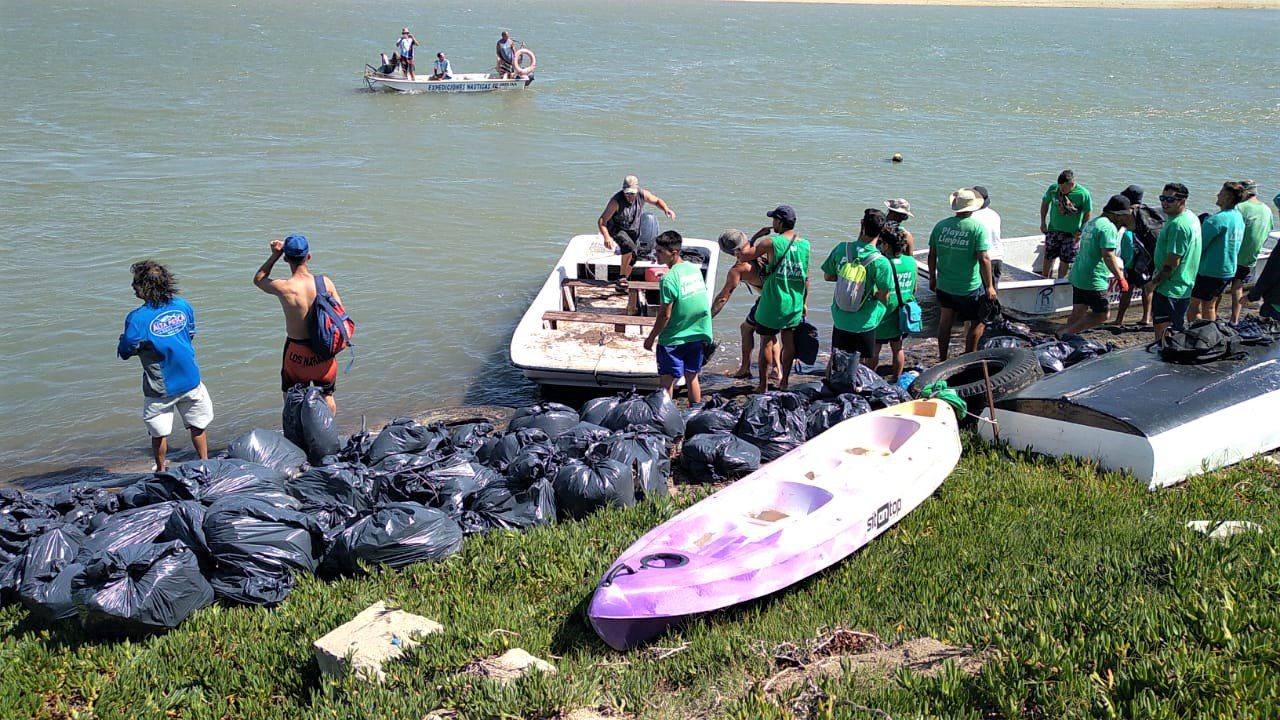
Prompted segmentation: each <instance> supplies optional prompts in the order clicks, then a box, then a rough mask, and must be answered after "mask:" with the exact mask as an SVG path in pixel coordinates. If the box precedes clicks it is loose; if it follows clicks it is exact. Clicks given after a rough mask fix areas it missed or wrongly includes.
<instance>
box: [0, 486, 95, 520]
mask: <svg viewBox="0 0 1280 720" xmlns="http://www.w3.org/2000/svg"><path fill="white" fill-rule="evenodd" d="M45 504H46V505H47V506H48V507H52V508H53V509H54V510H56V511H58V512H59V513H62V519H63V520H64V521H67V522H71V521H73V519H76V518H82V517H86V516H93V515H96V514H98V513H106V514H111V513H116V512H119V511H120V497H119V496H118V495H117V494H116V493H114V492H111V491H109V490H106V489H104V488H101V487H94V486H91V485H74V486H72V487H69V488H63V489H61V490H59V491H58V492H56V493H54V494H53V495H52V496H50V497H49V498H47V499H46V500H45ZM0 512H4V511H3V510H0Z"/></svg>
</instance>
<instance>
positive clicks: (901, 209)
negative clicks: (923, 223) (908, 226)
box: [884, 198, 915, 217]
mask: <svg viewBox="0 0 1280 720" xmlns="http://www.w3.org/2000/svg"><path fill="white" fill-rule="evenodd" d="M884 206H885V207H886V208H888V209H889V212H896V213H898V214H900V215H906V216H907V217H915V215H913V214H912V213H911V203H909V202H907V199H906V198H893V199H891V200H885V201H884Z"/></svg>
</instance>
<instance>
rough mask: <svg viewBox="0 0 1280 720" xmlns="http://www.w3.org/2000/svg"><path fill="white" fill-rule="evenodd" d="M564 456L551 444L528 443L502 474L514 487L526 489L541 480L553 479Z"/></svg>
mask: <svg viewBox="0 0 1280 720" xmlns="http://www.w3.org/2000/svg"><path fill="white" fill-rule="evenodd" d="M563 459H564V456H563V455H561V454H560V453H558V452H556V448H555V446H554V445H551V444H543V443H530V444H528V445H525V446H524V447H522V448H520V452H518V453H516V456H515V457H514V458H512V459H511V463H510V464H509V465H507V471H506V472H505V473H503V475H505V476H506V477H507V478H508V479H509V480H511V481H512V482H513V483H515V485H516V486H519V487H526V486H528V485H532V484H533V483H534V482H536V481H538V480H541V479H543V478H553V477H555V475H556V472H557V471H558V470H559V469H560V463H561V460H563Z"/></svg>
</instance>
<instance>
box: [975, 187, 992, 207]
mask: <svg viewBox="0 0 1280 720" xmlns="http://www.w3.org/2000/svg"><path fill="white" fill-rule="evenodd" d="M973 191H974V192H976V193H978V195H980V196H982V207H987V206H988V205H990V204H991V195H989V194H988V193H987V189H986V188H985V187H983V186H981V185H974V186H973Z"/></svg>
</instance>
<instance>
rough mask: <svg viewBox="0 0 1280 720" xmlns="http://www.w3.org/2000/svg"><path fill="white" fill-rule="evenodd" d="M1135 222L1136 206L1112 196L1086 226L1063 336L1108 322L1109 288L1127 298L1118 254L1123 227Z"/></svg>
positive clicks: (1127, 288)
mask: <svg viewBox="0 0 1280 720" xmlns="http://www.w3.org/2000/svg"><path fill="white" fill-rule="evenodd" d="M1132 222H1133V206H1132V204H1131V203H1130V202H1129V198H1127V197H1125V196H1124V195H1112V196H1111V199H1110V200H1107V204H1106V206H1105V207H1103V208H1102V214H1101V215H1099V216H1098V217H1096V218H1094V219H1092V220H1090V221H1089V222H1087V223H1085V224H1084V228H1082V229H1081V235H1080V254H1079V255H1077V256H1076V261H1075V263H1073V264H1072V265H1071V274H1070V279H1071V317H1070V318H1069V319H1068V320H1067V326H1066V327H1065V328H1063V330H1062V334H1063V335H1066V334H1068V333H1070V334H1073V335H1075V334H1079V333H1081V332H1084V331H1085V330H1088V329H1089V328H1091V327H1094V326H1097V325H1101V324H1102V323H1104V322H1106V321H1107V308H1108V306H1109V305H1110V304H1111V299H1110V298H1109V297H1107V289H1108V285H1109V284H1110V283H1111V282H1112V278H1114V279H1115V280H1114V282H1115V284H1116V288H1117V290H1119V292H1120V293H1121V294H1122V295H1124V294H1127V293H1128V292H1129V282H1128V281H1127V280H1126V279H1125V276H1124V266H1123V265H1122V264H1121V261H1120V257H1119V255H1118V254H1117V251H1118V250H1119V248H1120V232H1121V228H1127V227H1128V226H1129V225H1130V224H1131V223H1132Z"/></svg>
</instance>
